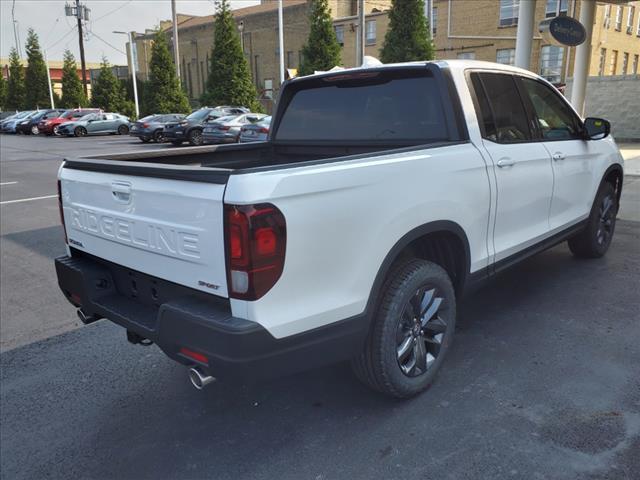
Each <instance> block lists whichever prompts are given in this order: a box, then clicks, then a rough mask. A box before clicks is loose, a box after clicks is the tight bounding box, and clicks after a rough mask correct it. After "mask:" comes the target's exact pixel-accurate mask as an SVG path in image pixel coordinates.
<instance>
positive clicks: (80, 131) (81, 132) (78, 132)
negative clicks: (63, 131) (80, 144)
mask: <svg viewBox="0 0 640 480" xmlns="http://www.w3.org/2000/svg"><path fill="white" fill-rule="evenodd" d="M73 134H74V135H75V136H76V137H86V136H87V129H86V128H84V127H76V129H75V130H74V131H73Z"/></svg>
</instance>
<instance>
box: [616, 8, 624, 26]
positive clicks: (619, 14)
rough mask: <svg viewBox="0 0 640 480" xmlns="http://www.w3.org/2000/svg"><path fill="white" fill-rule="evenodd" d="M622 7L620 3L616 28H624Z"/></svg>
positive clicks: (617, 9)
mask: <svg viewBox="0 0 640 480" xmlns="http://www.w3.org/2000/svg"><path fill="white" fill-rule="evenodd" d="M622 8H623V7H621V6H620V5H618V6H617V7H616V30H617V31H620V30H622Z"/></svg>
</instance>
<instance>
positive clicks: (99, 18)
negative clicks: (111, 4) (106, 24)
mask: <svg viewBox="0 0 640 480" xmlns="http://www.w3.org/2000/svg"><path fill="white" fill-rule="evenodd" d="M131 2H132V0H127V1H126V2H124V3H123V4H122V5H120V6H118V7H116V8H114V9H113V10H111V11H110V12H107V13H105V14H104V15H102V16H100V17H98V18H96V19H95V20H92V22H97V21H99V20H102V19H103V18H104V17H108V16H109V15H111V14H112V13H115V12H117V11H118V10H120V9H121V8H124V7H126V6H127V5H129V4H130V3H131Z"/></svg>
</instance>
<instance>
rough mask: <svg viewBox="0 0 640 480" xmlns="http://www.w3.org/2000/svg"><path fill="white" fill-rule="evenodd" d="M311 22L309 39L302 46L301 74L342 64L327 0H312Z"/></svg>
mask: <svg viewBox="0 0 640 480" xmlns="http://www.w3.org/2000/svg"><path fill="white" fill-rule="evenodd" d="M309 23H310V24H311V27H310V30H309V39H308V40H307V43H306V45H304V46H303V47H302V65H301V66H300V74H301V75H311V74H312V73H313V72H314V71H316V70H330V69H332V68H333V67H335V66H336V65H340V44H339V43H338V39H337V38H336V32H335V30H334V28H333V22H332V20H331V13H330V11H329V5H328V4H327V0H311V5H310V7H309Z"/></svg>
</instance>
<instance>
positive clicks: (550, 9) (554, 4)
mask: <svg viewBox="0 0 640 480" xmlns="http://www.w3.org/2000/svg"><path fill="white" fill-rule="evenodd" d="M568 5H569V0H547V8H546V10H545V17H547V18H553V17H559V16H560V15H566V14H567V10H568Z"/></svg>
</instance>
